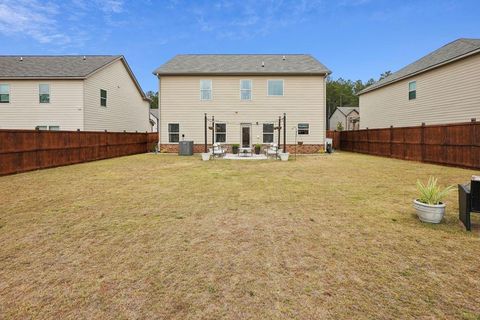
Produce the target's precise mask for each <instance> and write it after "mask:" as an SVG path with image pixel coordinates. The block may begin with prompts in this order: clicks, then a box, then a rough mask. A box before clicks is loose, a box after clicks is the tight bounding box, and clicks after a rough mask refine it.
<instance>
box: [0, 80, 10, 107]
mask: <svg viewBox="0 0 480 320" xmlns="http://www.w3.org/2000/svg"><path fill="white" fill-rule="evenodd" d="M9 102H10V86H9V85H8V84H0V103H9Z"/></svg>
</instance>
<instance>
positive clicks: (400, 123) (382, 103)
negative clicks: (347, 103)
mask: <svg viewBox="0 0 480 320" xmlns="http://www.w3.org/2000/svg"><path fill="white" fill-rule="evenodd" d="M479 53H480V39H459V40H456V41H454V42H451V43H449V44H447V45H445V46H443V47H441V48H440V49H438V50H436V51H434V52H432V53H430V54H428V55H427V56H425V57H423V58H421V59H420V60H418V61H416V62H414V63H412V64H410V65H408V66H406V67H405V68H403V69H401V70H399V71H397V72H395V73H393V74H391V75H390V76H388V77H386V78H385V79H382V80H380V81H378V82H376V83H375V84H373V85H371V86H369V87H367V88H366V89H364V90H362V91H360V92H359V96H360V117H361V119H362V121H361V128H386V127H390V126H395V127H404V126H419V125H421V124H422V123H426V124H442V123H455V122H466V121H470V120H471V118H476V119H477V120H480V54H479Z"/></svg>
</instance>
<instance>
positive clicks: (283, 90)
mask: <svg viewBox="0 0 480 320" xmlns="http://www.w3.org/2000/svg"><path fill="white" fill-rule="evenodd" d="M270 81H282V95H277V94H275V95H270V93H269V92H268V87H269V86H268V83H269V82H270ZM267 96H268V97H283V96H285V80H283V79H268V80H267Z"/></svg>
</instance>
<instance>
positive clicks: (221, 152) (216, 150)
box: [210, 143, 227, 157]
mask: <svg viewBox="0 0 480 320" xmlns="http://www.w3.org/2000/svg"><path fill="white" fill-rule="evenodd" d="M210 153H211V154H212V155H213V156H214V157H224V156H225V154H226V153H227V151H226V150H225V148H224V147H223V146H222V145H221V144H220V143H214V144H213V149H210Z"/></svg>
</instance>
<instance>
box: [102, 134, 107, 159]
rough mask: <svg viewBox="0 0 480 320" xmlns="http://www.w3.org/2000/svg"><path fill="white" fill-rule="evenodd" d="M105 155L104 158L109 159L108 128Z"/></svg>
mask: <svg viewBox="0 0 480 320" xmlns="http://www.w3.org/2000/svg"><path fill="white" fill-rule="evenodd" d="M104 136H105V155H104V157H103V158H104V159H107V158H108V132H107V130H105V134H104Z"/></svg>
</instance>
